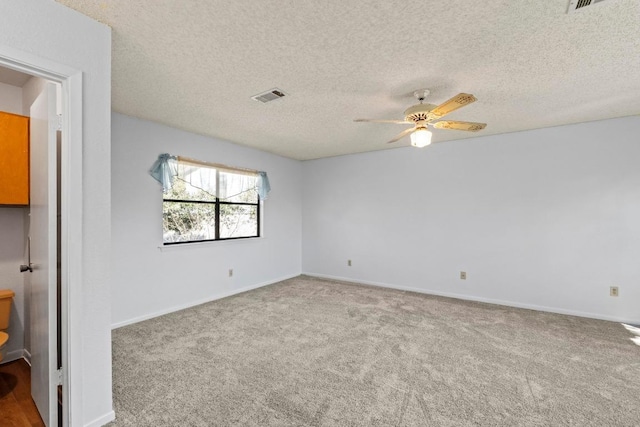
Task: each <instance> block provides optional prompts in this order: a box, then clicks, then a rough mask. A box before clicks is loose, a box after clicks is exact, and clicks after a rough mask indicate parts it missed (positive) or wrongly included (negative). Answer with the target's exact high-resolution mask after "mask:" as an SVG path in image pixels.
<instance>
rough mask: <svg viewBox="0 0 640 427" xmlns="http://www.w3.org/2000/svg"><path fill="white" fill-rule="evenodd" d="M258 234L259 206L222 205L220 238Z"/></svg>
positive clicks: (254, 235)
mask: <svg viewBox="0 0 640 427" xmlns="http://www.w3.org/2000/svg"><path fill="white" fill-rule="evenodd" d="M257 235H258V207H257V206H246V205H223V204H221V205H220V238H221V239H226V238H229V237H256V236H257Z"/></svg>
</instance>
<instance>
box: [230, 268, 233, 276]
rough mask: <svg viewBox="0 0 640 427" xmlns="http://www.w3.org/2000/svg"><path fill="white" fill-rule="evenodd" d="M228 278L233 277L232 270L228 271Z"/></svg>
mask: <svg viewBox="0 0 640 427" xmlns="http://www.w3.org/2000/svg"><path fill="white" fill-rule="evenodd" d="M229 277H233V268H230V269H229Z"/></svg>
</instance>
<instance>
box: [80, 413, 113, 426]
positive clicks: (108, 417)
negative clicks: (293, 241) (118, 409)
mask: <svg viewBox="0 0 640 427" xmlns="http://www.w3.org/2000/svg"><path fill="white" fill-rule="evenodd" d="M115 419H116V413H115V412H114V411H109V412H107V413H106V414H104V415H103V416H101V417H99V418H96V419H95V420H93V421H91V422H89V423H87V424H85V425H84V427H101V426H103V425H105V424H107V423H110V422H111V421H113V420H115Z"/></svg>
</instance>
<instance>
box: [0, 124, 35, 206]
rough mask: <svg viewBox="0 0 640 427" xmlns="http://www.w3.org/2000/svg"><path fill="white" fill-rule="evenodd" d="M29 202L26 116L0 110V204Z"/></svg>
mask: <svg viewBox="0 0 640 427" xmlns="http://www.w3.org/2000/svg"><path fill="white" fill-rule="evenodd" d="M28 204H29V117H24V116H18V115H16V114H9V113H2V112H0V205H28Z"/></svg>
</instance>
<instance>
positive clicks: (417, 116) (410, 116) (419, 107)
mask: <svg viewBox="0 0 640 427" xmlns="http://www.w3.org/2000/svg"><path fill="white" fill-rule="evenodd" d="M436 107H437V105H434V104H416V105H413V106H411V107H409V108H407V109H406V110H405V111H404V118H405V120H408V121H412V122H415V123H418V122H421V121H425V120H428V117H427V113H429V111H431V110H433V109H434V108H436Z"/></svg>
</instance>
